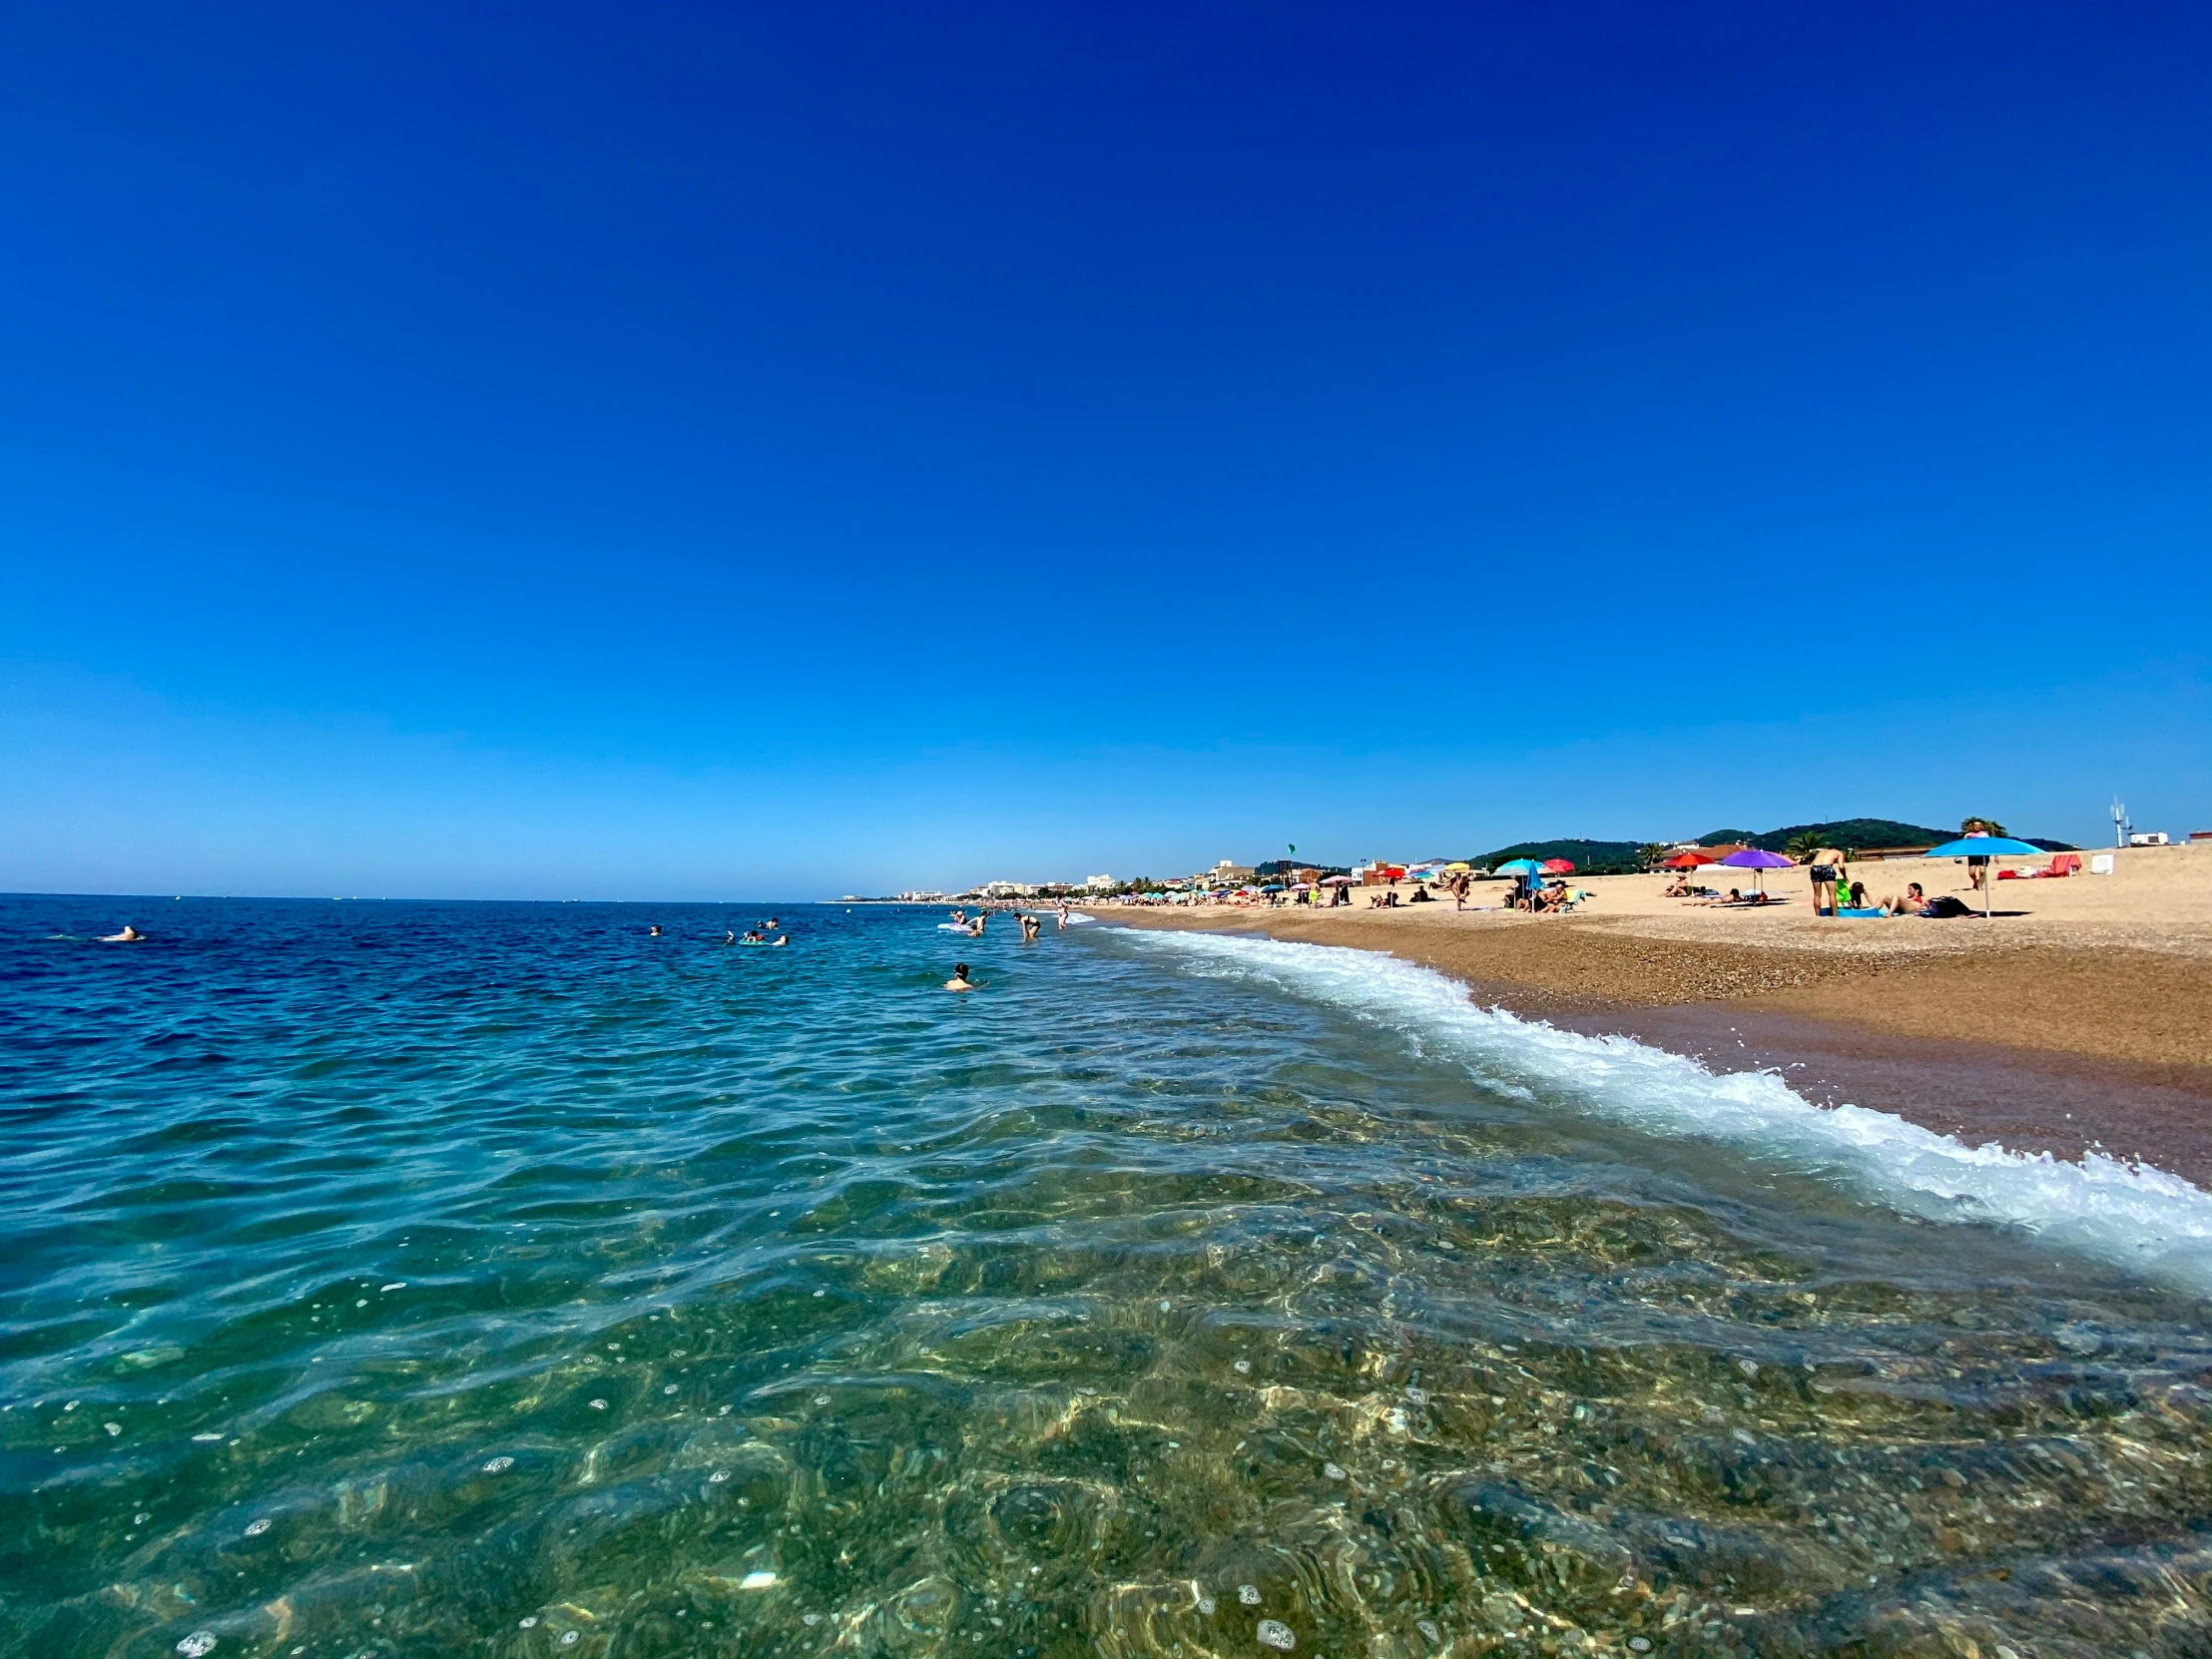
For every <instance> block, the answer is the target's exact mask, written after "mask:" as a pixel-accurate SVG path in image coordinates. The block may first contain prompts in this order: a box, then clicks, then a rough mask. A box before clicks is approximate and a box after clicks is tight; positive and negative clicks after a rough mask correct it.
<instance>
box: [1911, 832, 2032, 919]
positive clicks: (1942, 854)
mask: <svg viewBox="0 0 2212 1659" xmlns="http://www.w3.org/2000/svg"><path fill="white" fill-rule="evenodd" d="M2042 851H2043V849H2042V848H2041V847H2039V846H2030V845H2029V844H2028V843H2027V842H2026V841H2016V840H2014V839H2013V838H2012V837H2011V836H2010V835H1961V836H1959V837H1958V839H1956V840H1954V841H1945V842H1943V844H1942V845H1941V846H1932V847H1930V848H1929V849H1928V856H1929V857H1931V858H2036V857H2040V856H2041V855H2042ZM1995 885H1996V880H1995V876H1994V873H1993V872H1992V873H1991V874H1988V875H1984V876H1983V877H1982V878H1981V919H1982V920H1983V921H1987V920H1988V919H1989V889H1990V888H1991V887H1993V886H1995Z"/></svg>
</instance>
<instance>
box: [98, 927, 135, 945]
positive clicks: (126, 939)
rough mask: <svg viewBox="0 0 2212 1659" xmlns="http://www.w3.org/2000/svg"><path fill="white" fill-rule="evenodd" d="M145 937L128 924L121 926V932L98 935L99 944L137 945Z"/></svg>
mask: <svg viewBox="0 0 2212 1659" xmlns="http://www.w3.org/2000/svg"><path fill="white" fill-rule="evenodd" d="M145 937H146V935H145V934H144V933H141V932H140V931H139V930H138V929H137V928H136V927H133V926H132V925H131V924H130V923H129V922H125V923H124V924H123V931H122V932H120V933H103V934H101V935H100V942H101V943H102V944H137V943H138V942H139V941H140V940H141V939H143V938H145Z"/></svg>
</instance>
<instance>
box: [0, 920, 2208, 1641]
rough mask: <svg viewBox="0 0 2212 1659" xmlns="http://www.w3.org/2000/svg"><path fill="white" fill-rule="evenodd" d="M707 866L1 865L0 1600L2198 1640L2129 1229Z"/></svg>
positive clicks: (146, 1611)
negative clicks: (501, 881) (437, 873)
mask: <svg viewBox="0 0 2212 1659" xmlns="http://www.w3.org/2000/svg"><path fill="white" fill-rule="evenodd" d="M769 913H770V911H769V909H768V908H767V907H765V906H738V905H660V906H652V907H647V906H640V905H585V904H569V905H551V904H547V905H527V904H432V903H408V904H400V903H381V904H372V903H350V902H349V903H342V904H341V903H335V902H328V901H324V902H320V903H310V902H307V901H275V900H259V901H249V900H213V899H188V900H181V901H172V900H168V899H163V900H130V901H127V902H126V901H117V900H106V899H82V898H77V899H72V898H43V897H24V898H11V899H6V900H0V985H4V992H5V994H4V996H0V1033H4V1036H5V1041H4V1044H0V1112H4V1119H0V1121H4V1123H5V1128H6V1139H5V1143H4V1147H0V1652H4V1653H9V1654H15V1653H22V1654H36V1655H39V1656H40V1659H60V1656H75V1655H87V1656H89V1655H102V1656H116V1659H125V1656H133V1655H145V1656H149V1659H151V1656H155V1655H164V1654H170V1653H182V1654H186V1655H205V1654H211V1653H213V1654H217V1655H221V1656H229V1655H234V1654H236V1655H247V1654H252V1655H258V1656H259V1655H267V1656H277V1655H289V1656H291V1659H306V1656H309V1655H313V1656H327V1659H370V1656H375V1655H386V1654H391V1655H398V1654H423V1655H429V1654H460V1653H470V1654H485V1655H512V1656H516V1659H522V1656H530V1659H557V1656H570V1655H573V1656H575V1659H585V1656H587V1655H589V1656H600V1655H623V1656H648V1655H661V1654H668V1655H678V1654H697V1655H732V1656H737V1655H745V1656H753V1655H785V1654H789V1655H801V1654H850V1655H873V1654H896V1655H914V1656H921V1655H931V1654H943V1655H1001V1654H1004V1655H1016V1656H1021V1659H1031V1656H1055V1659H1059V1656H1074V1655H1089V1654H1101V1655H1107V1656H1110V1659H1123V1656H1128V1659H1136V1656H1140V1655H1145V1656H1149V1655H1161V1656H1168V1659H1204V1656H1208V1655H1251V1656H1265V1655H1270V1654H1279V1653H1292V1654H1297V1655H1302V1656H1314V1655H1319V1656H1324V1659H1391V1656H1404V1659H1418V1656H1426V1655H1442V1654H1454V1655H1467V1654H1489V1653H1497V1654H1506V1655H1519V1654H1530V1655H1533V1654H1579V1653H1609V1654H1647V1653H1658V1654H1682V1655H1688V1654H1701V1655H1702V1654H1732V1653H1747V1654H1748V1653H1757V1654H1775V1655H1784V1654H1808V1653H1830V1652H1835V1653H1851V1654H1867V1655H1873V1654H1884V1655H1920V1654H1926V1655H1931V1656H1934V1655H1960V1656H1968V1659H1972V1656H1989V1659H2037V1656H2052V1655H2073V1654H2080V1655H2091V1654H2097V1655H2106V1654H2119V1655H2127V1654H2134V1653H2142V1654H2154V1655H2181V1654H2201V1653H2204V1652H2206V1651H2208V1649H2212V1611H2208V1602H2212V1539H2208V1536H2207V1534H2206V1532H2205V1530H2204V1529H2205V1527H2206V1524H2207V1518H2208V1516H2212V1468H2208V1463H2207V1452H2208V1450H2212V1439H2208V1436H2207V1423H2208V1419H2212V1394H2208V1392H2207V1385H2208V1381H2212V1342H2208V1340H2207V1337H2206V1334H2205V1330H2204V1322H2203V1315H2204V1304H2203V1302H2202V1300H2201V1299H2200V1298H2199V1297H2198V1296H2197V1295H2196V1294H2194V1292H2193V1291H2192V1289H2191V1288H2190V1287H2189V1286H2188V1285H2187V1284H2184V1283H2179V1282H2176V1281H2175V1280H2174V1279H2172V1278H2171V1277H2170V1276H2169V1277H2167V1278H2163V1279H2161V1278H2158V1277H2155V1276H2151V1275H2146V1274H2138V1273H2133V1272H2131V1271H2129V1270H2128V1269H2127V1268H2126V1267H2125V1266H2124V1265H2115V1264H2114V1263H2112V1262H2110V1261H2107V1260H2104V1259H2100V1258H2099V1257H2097V1256H2095V1255H2094V1254H2087V1253H2079V1252H2073V1251H2069V1250H2068V1249H2066V1248H2064V1246H2063V1245H2062V1244H2059V1243H2054V1242H2052V1241H2051V1240H2050V1239H2047V1238H2044V1237H2041V1236H2038V1235H2037V1234H2036V1233H2035V1232H2034V1231H2033V1230H2032V1229H2027V1228H2022V1227H2020V1226H2012V1225H2004V1226H2000V1225H1993V1224H1990V1223H1988V1222H1986V1221H1984V1220H1974V1219H1967V1220H1958V1221H1948V1220H1944V1219H1941V1217H1940V1216H1939V1215H1937V1216H1933V1217H1932V1215H1931V1214H1930V1213H1926V1212H1925V1211H1921V1212H1916V1211H1915V1210H1914V1209H1913V1208H1912V1207H1911V1206H1899V1205H1895V1204H1890V1203H1886V1202H1884V1201H1883V1200H1882V1199H1881V1197H1880V1195H1878V1194H1873V1193H1870V1192H1869V1191H1867V1190H1864V1189H1863V1188H1861V1187H1857V1186H1855V1185H1854V1184H1853V1183H1852V1182H1850V1181H1848V1180H1844V1179H1840V1178H1838V1177H1837V1175H1836V1174H1835V1172H1834V1171H1833V1170H1831V1169H1829V1168H1827V1167H1825V1166H1823V1165H1821V1164H1820V1163H1819V1161H1818V1160H1809V1159H1805V1158H1793V1157H1774V1158H1765V1157H1761V1156H1759V1155H1757V1152H1756V1149H1749V1150H1747V1148H1746V1146H1745V1145H1744V1144H1743V1142H1742V1139H1741V1137H1740V1136H1739V1137H1738V1138H1737V1139H1736V1140H1734V1141H1725V1142H1724V1141H1722V1140H1717V1139H1715V1138H1713V1137H1711V1136H1700V1135H1697V1134H1689V1133H1680V1134H1670V1133H1665V1132H1662V1131H1661V1130H1660V1129H1659V1128H1657V1127H1655V1126H1654V1125H1653V1124H1651V1123H1639V1122H1630V1121H1623V1120H1622V1118H1621V1116H1620V1115H1619V1114H1618V1113H1612V1114H1610V1115H1609V1114H1608V1113H1606V1112H1600V1111H1593V1110H1589V1109H1587V1104H1588V1103H1587V1101H1586V1100H1585V1099H1584V1098H1583V1094H1582V1092H1581V1091H1583V1090H1584V1088H1585V1084H1584V1082H1583V1081H1582V1080H1580V1079H1579V1078H1578V1077H1577V1075H1576V1072H1575V1066H1574V1064H1573V1063H1572V1057H1571V1056H1569V1059H1568V1061H1566V1062H1562V1061H1561V1059H1560V1058H1559V1055H1558V1054H1557V1053H1556V1052H1552V1053H1549V1054H1548V1055H1547V1057H1546V1058H1545V1060H1544V1063H1543V1064H1542V1065H1540V1066H1536V1065H1533V1064H1532V1065H1531V1067H1530V1068H1528V1069H1525V1070H1523V1069H1520V1068H1518V1067H1517V1066H1516V1064H1515V1063H1514V1060H1513V1056H1512V1052H1511V1049H1512V1044H1513V1043H1514V1042H1515V1041H1516V1040H1518V1039H1517V1038H1516V1036H1515V1033H1514V1031H1513V1030H1512V1029H1511V1028H1510V1027H1502V1028H1501V1034H1500V1035H1499V1036H1498V1038H1497V1043H1498V1044H1499V1045H1502V1046H1495V1047H1493V1048H1492V1049H1489V1050H1485V1051H1484V1052H1483V1053H1481V1054H1476V1055H1473V1056H1471V1057H1470V1055H1469V1053H1468V1052H1467V1051H1465V1050H1464V1049H1462V1048H1453V1047H1451V1046H1449V1045H1439V1044H1437V1043H1435V1042H1431V1041H1428V1040H1426V1039H1425V1036H1424V1031H1423V1028H1422V1024H1421V1020H1422V1017H1423V1016H1422V1015H1421V1012H1420V1010H1419V1008H1417V1007H1409V1008H1408V1009H1407V1011H1406V1012H1405V1013H1404V1015H1403V1017H1394V1016H1390V1015H1388V1013H1387V1011H1386V1009H1384V1010H1383V1011H1381V1012H1379V1009H1381V1008H1382V1007H1383V1005H1382V1004H1380V1003H1376V1002H1374V1001H1372V1000H1371V1001H1370V1002H1369V1003H1367V1004H1364V1005H1358V1006H1354V1005H1348V1004H1346V1003H1344V1002H1343V1001H1341V1000H1340V1001H1332V1000H1330V999H1329V998H1327V997H1320V996H1314V995H1307V994H1302V993H1301V991H1300V988H1299V986H1298V985H1297V984H1296V983H1294V982H1290V981H1286V980H1284V979H1282V978H1281V976H1277V977H1276V978H1274V979H1270V978H1268V977H1267V976H1265V975H1260V974H1252V973H1240V972H1233V971H1224V967H1223V962H1224V960H1225V957H1224V955H1223V952H1224V951H1225V950H1231V951H1233V949H1234V947H1233V946H1224V945H1222V944H1220V943H1218V942H1217V943H1216V944H1214V945H1211V946H1208V947H1206V948H1204V949H1194V948H1191V947H1186V946H1183V945H1179V944H1178V943H1176V942H1175V941H1174V940H1172V939H1169V938H1164V937H1161V936H1143V937H1140V936H1138V935H1133V934H1130V933H1126V932H1123V931H1121V930H1118V929H1113V928H1107V927H1101V926H1084V927H1077V928H1073V929H1069V930H1066V931H1059V930H1056V929H1055V928H1053V927H1052V925H1051V922H1050V919H1049V918H1048V919H1047V923H1046V928H1045V936H1044V938H1043V939H1042V940H1041V942H1039V943H1038V944H1036V945H1034V946H1026V947H1025V946H1023V945H1021V944H1020V943H1019V942H1018V938H1017V936H1016V934H1015V931H1014V929H1013V928H1012V926H1011V924H1010V922H1009V921H1008V920H1006V919H1005V918H1000V919H998V920H994V921H993V923H992V924H991V928H990V936H988V937H986V938H985V939H984V940H981V941H970V940H967V939H957V940H956V939H954V938H953V936H952V935H950V934H948V933H945V932H942V931H939V930H938V929H937V927H936V925H935V924H936V923H937V922H938V921H939V920H941V919H942V912H939V911H922V910H912V909H900V908H881V909H870V908H866V907H855V908H854V909H853V910H851V911H847V910H845V909H844V908H843V907H841V906H790V907H786V908H784V909H783V910H782V911H781V919H782V920H783V922H784V923H785V925H786V926H787V928H788V930H789V931H790V933H791V936H792V943H791V945H790V947H789V948H786V949H780V950H777V949H752V948H748V947H744V946H732V945H726V944H724V943H723V942H722V941H723V937H724V933H725V930H726V929H731V928H735V929H736V930H738V931H740V932H742V931H744V929H745V928H746V927H748V926H749V925H752V924H753V923H755V922H757V921H760V920H762V919H764V918H765V917H766V916H767V915H768V914H769ZM125 920H130V921H133V922H135V923H136V924H137V925H138V926H139V927H141V928H142V929H145V930H146V931H147V932H148V933H149V934H151V935H152V936H151V938H150V939H149V940H148V941H147V942H146V943H144V944H139V945H129V946H122V945H107V944H100V943H97V942H93V941H94V938H95V935H97V934H99V933H105V932H110V931H113V930H114V929H115V928H116V927H118V926H120V925H121V923H122V922H123V921H125ZM652 922H658V923H660V924H661V925H662V926H663V927H664V928H665V929H666V932H665V935H664V936H662V937H659V938H652V937H649V936H648V934H647V927H648V924H649V923H652ZM1267 948H1274V949H1281V948H1283V947H1267ZM955 956H958V957H962V958H965V959H966V960H968V961H970V962H971V963H973V964H974V966H975V972H976V975H977V977H978V978H980V979H981V980H983V981H985V983H984V984H983V986H982V988H981V989H980V990H978V991H976V992H975V993H973V994H970V995H967V996H960V995H955V994H952V993H947V992H944V991H942V990H941V989H939V985H940V983H941V981H942V980H943V979H944V977H945V975H946V973H947V972H948V971H949V968H950V965H951V962H952V961H953V959H954V958H955ZM1232 965H1234V963H1232ZM1536 1040H1537V1038H1536V1035H1535V1034H1534V1033H1531V1035H1530V1037H1529V1041H1530V1042H1531V1043H1532V1044H1533V1043H1534V1042H1535V1041H1536ZM2200 1196H2201V1195H2200ZM2157 1201H2158V1199H2157V1195H2155V1194H2154V1195H2152V1198H2151V1199H2150V1200H2146V1202H2157Z"/></svg>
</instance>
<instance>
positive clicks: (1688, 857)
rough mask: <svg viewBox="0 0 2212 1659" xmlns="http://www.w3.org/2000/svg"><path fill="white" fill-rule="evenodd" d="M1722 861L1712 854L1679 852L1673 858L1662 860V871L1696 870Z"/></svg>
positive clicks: (1660, 863)
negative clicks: (1704, 865)
mask: <svg viewBox="0 0 2212 1659" xmlns="http://www.w3.org/2000/svg"><path fill="white" fill-rule="evenodd" d="M1719 862H1720V860H1719V859H1718V858H1716V857H1714V856H1713V855H1712V854H1711V853H1710V852H1677V853H1676V854H1675V855H1674V856H1673V857H1671V858H1661V859H1660V860H1659V867H1660V868H1661V869H1696V868H1697V867H1698V866H1699V865H1700V864H1715V863H1719Z"/></svg>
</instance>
